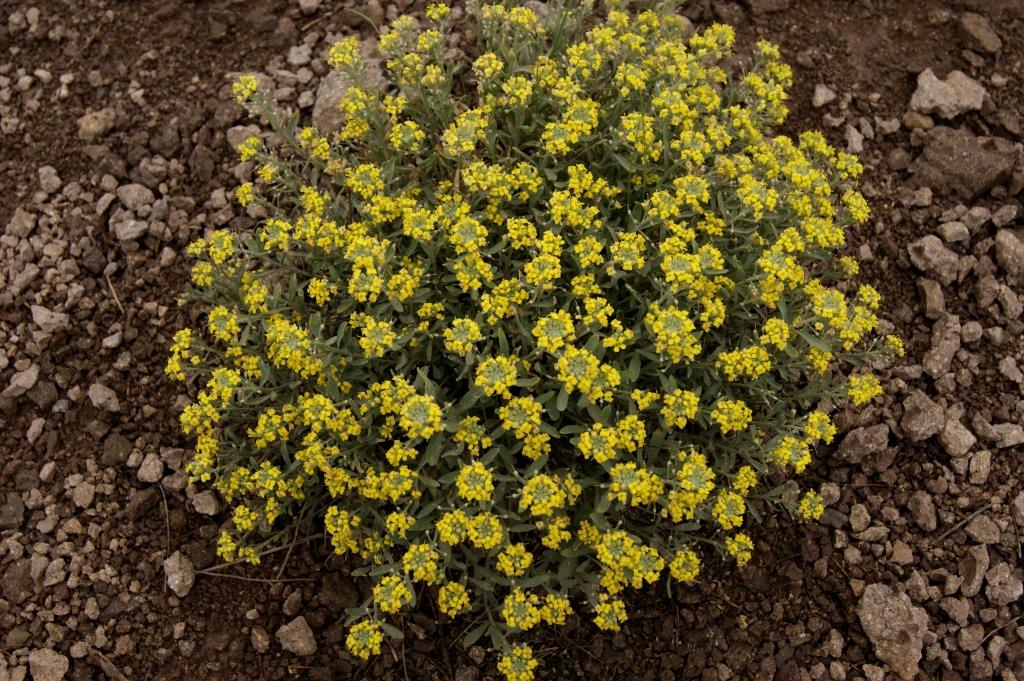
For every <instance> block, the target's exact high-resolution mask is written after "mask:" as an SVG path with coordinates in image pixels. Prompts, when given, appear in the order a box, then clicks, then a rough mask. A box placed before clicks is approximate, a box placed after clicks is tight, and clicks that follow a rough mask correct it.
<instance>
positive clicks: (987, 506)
mask: <svg viewBox="0 0 1024 681" xmlns="http://www.w3.org/2000/svg"><path fill="white" fill-rule="evenodd" d="M990 508H992V504H985V505H984V506H982V507H981V508H979V509H978V510H977V511H975V512H974V513H972V514H970V515H969V516H967V517H966V518H964V519H963V520H961V521H960V522H958V523H957V524H956V525H954V526H953V527H951V528H949V529H948V530H946V531H945V532H943V533H942V534H941V535H940V536H939V538H938V539H936V540H935V543H936V544H937V543H939V542H941V541H942V540H943V539H945V538H946V537H948V536H949V535H951V534H953V533H954V532H956V531H957V530H959V529H960V528H962V527H963V526H964V525H966V524H967V523H969V522H971V521H972V520H974V519H975V518H977V517H978V516H979V515H981V514H982V513H984V512H985V511H987V510H988V509H990Z"/></svg>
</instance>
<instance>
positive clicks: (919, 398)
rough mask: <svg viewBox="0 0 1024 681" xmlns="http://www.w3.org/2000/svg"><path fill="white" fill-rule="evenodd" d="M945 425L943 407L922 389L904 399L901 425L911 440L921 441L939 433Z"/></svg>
mask: <svg viewBox="0 0 1024 681" xmlns="http://www.w3.org/2000/svg"><path fill="white" fill-rule="evenodd" d="M944 425H945V415H944V414H943V411H942V407H940V406H939V405H937V404H935V402H933V401H932V399H931V398H930V397H928V396H927V395H925V394H924V393H923V392H921V391H920V390H915V391H914V392H913V393H911V394H910V395H909V396H908V397H907V399H905V400H903V418H902V419H901V420H900V427H901V428H903V431H904V432H905V433H906V435H907V437H908V438H909V439H910V441H911V442H921V441H922V440H927V439H928V438H930V437H932V436H933V435H938V434H939V433H940V432H941V431H942V427H943V426H944Z"/></svg>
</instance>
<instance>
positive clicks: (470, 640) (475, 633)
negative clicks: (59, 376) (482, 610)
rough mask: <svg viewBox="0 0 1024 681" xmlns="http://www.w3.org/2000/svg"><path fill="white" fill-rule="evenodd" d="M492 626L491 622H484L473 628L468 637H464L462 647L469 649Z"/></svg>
mask: <svg viewBox="0 0 1024 681" xmlns="http://www.w3.org/2000/svg"><path fill="white" fill-rule="evenodd" d="M489 626H491V623H490V622H484V623H483V624H481V625H479V626H477V627H475V628H473V629H471V630H470V631H469V633H468V634H466V637H465V638H464V639H462V647H463V648H466V649H469V647H470V646H472V645H473V644H474V643H476V642H477V641H479V640H480V637H481V636H483V635H484V634H486V633H487V627H489Z"/></svg>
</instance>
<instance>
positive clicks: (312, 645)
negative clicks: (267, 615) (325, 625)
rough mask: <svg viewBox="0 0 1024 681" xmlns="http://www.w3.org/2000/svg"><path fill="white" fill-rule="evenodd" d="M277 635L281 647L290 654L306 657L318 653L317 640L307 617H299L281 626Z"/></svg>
mask: <svg viewBox="0 0 1024 681" xmlns="http://www.w3.org/2000/svg"><path fill="white" fill-rule="evenodd" d="M275 635H276V636H277V640H278V642H279V643H280V644H281V647H282V648H284V649H285V650H287V651H288V652H289V653H293V654H295V655H300V656H303V657H305V656H307V655H312V654H313V653H315V652H316V639H315V638H313V630H312V629H310V628H309V625H308V624H307V623H306V618H305V617H302V616H299V617H296V618H295V619H293V620H292V621H291V622H289V623H288V624H284V625H281V626H280V627H279V628H278V630H277V632H276V634H275Z"/></svg>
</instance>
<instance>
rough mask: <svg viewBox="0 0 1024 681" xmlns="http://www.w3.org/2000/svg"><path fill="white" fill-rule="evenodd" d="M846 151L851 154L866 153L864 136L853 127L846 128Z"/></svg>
mask: <svg viewBox="0 0 1024 681" xmlns="http://www.w3.org/2000/svg"><path fill="white" fill-rule="evenodd" d="M846 150H847V151H849V152H850V153H851V154H859V153H861V152H862V151H864V135H863V134H862V133H861V131H860V130H858V129H857V128H855V127H853V126H852V125H847V126H846Z"/></svg>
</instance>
